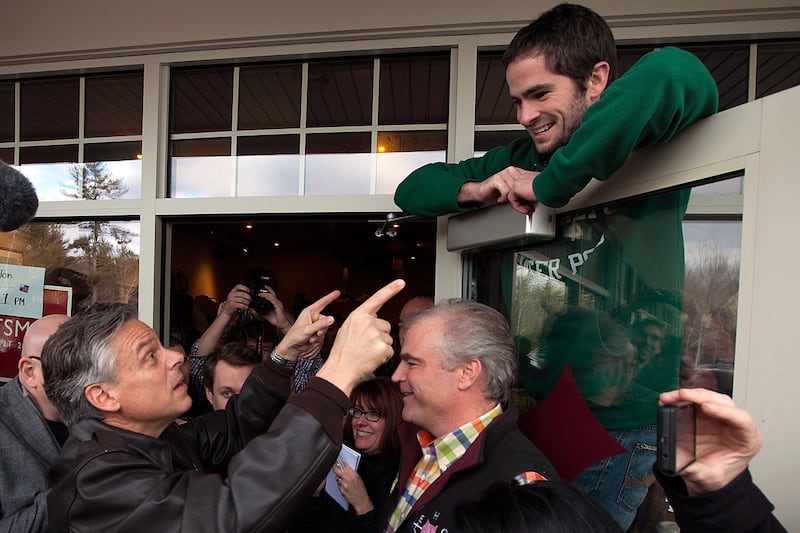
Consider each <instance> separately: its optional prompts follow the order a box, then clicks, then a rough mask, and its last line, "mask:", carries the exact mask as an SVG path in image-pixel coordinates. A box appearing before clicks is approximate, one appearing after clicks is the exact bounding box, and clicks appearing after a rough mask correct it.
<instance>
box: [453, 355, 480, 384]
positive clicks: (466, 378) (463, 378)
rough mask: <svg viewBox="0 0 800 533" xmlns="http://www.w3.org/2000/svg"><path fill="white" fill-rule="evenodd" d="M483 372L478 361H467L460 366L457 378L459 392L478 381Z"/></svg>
mask: <svg viewBox="0 0 800 533" xmlns="http://www.w3.org/2000/svg"><path fill="white" fill-rule="evenodd" d="M482 370H483V365H481V361H480V359H469V360H467V361H466V362H465V363H464V364H462V365H461V368H460V370H459V376H458V386H459V388H460V389H461V390H466V389H468V388H470V387H471V386H472V385H473V384H475V383H476V382H477V381H478V378H479V377H480V375H481V372H482Z"/></svg>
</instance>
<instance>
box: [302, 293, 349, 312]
mask: <svg viewBox="0 0 800 533" xmlns="http://www.w3.org/2000/svg"><path fill="white" fill-rule="evenodd" d="M340 294H341V291H339V290H335V291H331V292H329V293H328V294H326V295H325V296H323V297H322V298H320V299H319V300H317V301H316V302H314V303H312V304H311V305H309V306H308V309H309V311H316V312H317V313H319V312H321V311H322V310H323V309H325V308H326V307H328V305H329V304H331V303H333V302H334V301H336V298H338V297H339V295H340Z"/></svg>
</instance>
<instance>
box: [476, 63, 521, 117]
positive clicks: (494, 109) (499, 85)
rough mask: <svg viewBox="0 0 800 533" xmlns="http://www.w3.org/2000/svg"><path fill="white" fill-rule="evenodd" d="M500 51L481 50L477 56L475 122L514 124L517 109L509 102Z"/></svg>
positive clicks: (504, 68)
mask: <svg viewBox="0 0 800 533" xmlns="http://www.w3.org/2000/svg"><path fill="white" fill-rule="evenodd" d="M502 58H503V53H502V52H483V53H481V54H479V56H478V72H477V86H476V88H475V89H476V91H475V123H476V124H516V122H517V109H516V108H515V107H514V104H512V103H511V97H510V96H509V95H508V84H507V83H506V67H505V65H503V60H502Z"/></svg>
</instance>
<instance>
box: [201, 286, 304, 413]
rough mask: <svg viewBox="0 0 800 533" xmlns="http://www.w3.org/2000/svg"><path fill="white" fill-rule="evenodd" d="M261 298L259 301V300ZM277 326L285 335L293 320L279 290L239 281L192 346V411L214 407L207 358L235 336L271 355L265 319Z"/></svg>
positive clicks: (281, 334)
mask: <svg viewBox="0 0 800 533" xmlns="http://www.w3.org/2000/svg"><path fill="white" fill-rule="evenodd" d="M256 298H257V300H256ZM265 321H266V322H269V323H270V324H272V325H273V326H275V328H276V330H277V331H278V333H279V334H280V336H281V337H282V336H283V335H284V334H285V333H286V331H288V330H289V328H290V327H291V326H292V323H293V320H292V318H291V316H290V315H289V314H288V313H287V312H286V310H285V308H284V307H283V303H282V302H281V301H280V300H279V299H278V297H277V296H276V295H275V291H274V289H273V288H272V287H270V286H268V285H263V286H260V285H255V284H254V286H253V287H252V288H251V287H248V286H247V285H244V284H242V283H239V284H236V285H235V286H234V287H233V288H232V289H231V290H230V292H229V293H228V296H227V297H226V298H225V300H224V301H223V302H221V303H220V304H219V306H218V308H217V316H216V318H215V319H214V320H213V321H212V322H211V324H210V325H209V326H208V328H206V330H205V331H204V332H203V334H202V335H201V336H200V338H199V339H197V341H195V343H194V344H193V345H192V348H191V350H190V351H189V371H190V380H189V395H190V396H191V397H192V409H191V410H190V412H189V414H191V415H197V414H200V413H205V412H209V411H211V410H212V408H211V405H210V404H209V403H208V400H207V399H206V395H205V390H204V383H203V381H204V380H203V368H204V364H205V358H206V357H207V356H208V355H209V354H211V353H212V352H213V351H214V350H215V349H216V348H217V346H219V345H220V344H222V343H224V342H226V341H228V340H234V338H235V337H237V336H238V337H241V339H237V340H242V341H250V342H249V344H252V346H251V347H253V348H256V346H257V345H258V343H259V342H261V344H262V346H258V348H260V349H261V352H260V353H259V355H260V356H261V357H262V359H263V358H264V357H265V356H269V353H270V351H271V349H272V348H271V346H269V347H267V348H268V349H267V350H266V354H265V353H264V351H265V350H264V349H263V348H265V346H263V322H265ZM253 327H255V330H256V331H254V332H253V334H252V335H248V334H247V330H248V329H253ZM248 337H252V338H251V339H248Z"/></svg>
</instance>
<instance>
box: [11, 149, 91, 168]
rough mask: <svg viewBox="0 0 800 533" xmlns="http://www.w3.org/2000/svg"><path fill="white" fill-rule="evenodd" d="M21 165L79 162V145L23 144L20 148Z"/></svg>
mask: <svg viewBox="0 0 800 533" xmlns="http://www.w3.org/2000/svg"><path fill="white" fill-rule="evenodd" d="M19 162H20V164H21V165H25V164H29V163H77V162H78V145H77V144H65V145H56V146H23V147H21V148H20V149H19Z"/></svg>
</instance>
